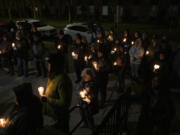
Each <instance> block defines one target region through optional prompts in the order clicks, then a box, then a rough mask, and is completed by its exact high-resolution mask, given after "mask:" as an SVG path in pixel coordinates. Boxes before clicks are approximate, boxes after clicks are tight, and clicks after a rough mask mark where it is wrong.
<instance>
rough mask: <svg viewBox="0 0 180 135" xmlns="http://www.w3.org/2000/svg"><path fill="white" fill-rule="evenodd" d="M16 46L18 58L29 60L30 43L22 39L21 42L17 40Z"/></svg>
mask: <svg viewBox="0 0 180 135" xmlns="http://www.w3.org/2000/svg"><path fill="white" fill-rule="evenodd" d="M15 46H16V50H15V55H16V57H19V58H27V57H28V48H29V46H28V43H27V41H26V40H24V39H22V40H20V41H18V40H16V41H15Z"/></svg>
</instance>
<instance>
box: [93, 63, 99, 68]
mask: <svg viewBox="0 0 180 135" xmlns="http://www.w3.org/2000/svg"><path fill="white" fill-rule="evenodd" d="M93 67H94V68H95V69H96V70H99V68H98V64H97V62H96V61H94V62H93Z"/></svg>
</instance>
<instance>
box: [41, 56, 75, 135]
mask: <svg viewBox="0 0 180 135" xmlns="http://www.w3.org/2000/svg"><path fill="white" fill-rule="evenodd" d="M48 71H49V78H48V82H47V86H46V92H45V95H44V96H43V97H42V101H43V111H44V113H45V114H46V115H48V116H50V117H52V118H53V119H54V120H57V122H56V123H55V124H54V125H53V127H54V128H56V129H57V130H60V131H62V132H64V133H68V132H69V114H68V112H69V108H70V106H71V100H72V82H71V80H70V78H69V77H68V75H67V74H66V73H65V72H64V58H63V56H61V55H59V54H51V55H50V57H49V61H48Z"/></svg>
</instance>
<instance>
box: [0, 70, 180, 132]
mask: <svg viewBox="0 0 180 135" xmlns="http://www.w3.org/2000/svg"><path fill="white" fill-rule="evenodd" d="M69 76H70V78H71V79H72V81H73V82H74V80H76V76H75V74H74V73H72V74H69ZM23 82H31V83H32V85H33V90H34V93H35V94H36V95H38V92H37V88H38V87H39V86H44V87H45V86H46V82H47V78H45V79H44V78H41V77H39V78H37V77H35V76H30V77H28V78H24V77H17V76H9V75H7V74H6V73H5V72H4V71H1V70H0V106H1V109H0V116H3V115H4V114H6V113H7V112H8V110H10V108H11V105H12V103H13V101H14V96H13V92H12V88H13V87H15V86H17V85H19V84H22V83H23ZM73 85H74V88H75V87H76V85H75V84H73ZM114 85H116V82H115V81H110V82H109V84H108V87H114ZM174 93H177V94H174V95H175V97H174V98H175V100H176V108H177V121H178V122H177V121H176V123H175V124H176V125H175V126H178V125H179V124H178V123H179V121H180V100H179V99H180V91H178V90H175V91H174ZM111 94H112V99H117V98H118V94H117V93H116V92H113V93H112V91H108V98H109V97H110V96H111ZM75 105H77V98H76V95H75V93H74V92H73V100H72V107H73V106H75ZM110 108H111V106H109V107H107V108H105V109H102V110H101V111H100V112H99V113H98V114H97V115H96V116H95V123H96V124H97V125H98V124H99V123H100V122H101V121H102V119H103V117H104V116H105V114H106V112H108V110H109V109H110ZM139 115H140V106H139V105H136V104H135V105H133V106H131V108H130V113H129V122H131V123H137V121H138V117H139ZM79 120H80V114H79V110H75V111H74V112H72V113H71V119H70V129H72V128H73V127H74V126H75V125H76V124H77V122H78V121H79ZM45 121H46V124H50V123H51V122H52V121H51V119H49V118H47V117H45ZM177 124H178V125H177ZM90 132H91V131H90V130H88V129H83V128H79V129H78V130H77V131H76V132H75V133H74V134H73V135H82V134H86V135H88V134H90ZM173 132H174V130H173ZM175 132H177V131H175ZM178 132H179V133H180V131H178ZM172 135H178V134H172ZM179 135H180V134H179Z"/></svg>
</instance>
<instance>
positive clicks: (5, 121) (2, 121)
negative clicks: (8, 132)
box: [0, 118, 7, 128]
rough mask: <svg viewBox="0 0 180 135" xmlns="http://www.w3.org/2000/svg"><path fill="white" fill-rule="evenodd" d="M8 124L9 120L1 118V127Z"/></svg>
mask: <svg viewBox="0 0 180 135" xmlns="http://www.w3.org/2000/svg"><path fill="white" fill-rule="evenodd" d="M6 124H7V120H6V119H4V118H1V119H0V127H2V128H5V127H6Z"/></svg>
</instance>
